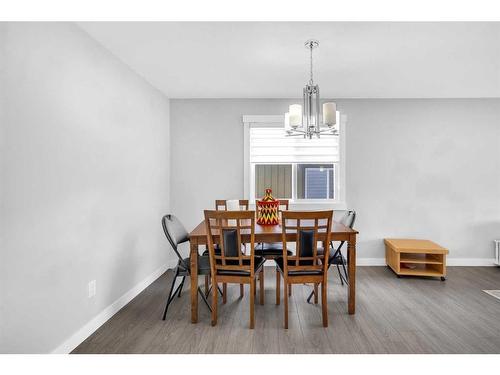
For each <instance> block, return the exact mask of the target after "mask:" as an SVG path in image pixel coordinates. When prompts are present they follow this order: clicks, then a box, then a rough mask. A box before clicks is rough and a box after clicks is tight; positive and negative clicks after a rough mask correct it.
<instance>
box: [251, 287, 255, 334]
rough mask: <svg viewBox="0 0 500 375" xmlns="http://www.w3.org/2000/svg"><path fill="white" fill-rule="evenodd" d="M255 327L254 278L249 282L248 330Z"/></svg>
mask: <svg viewBox="0 0 500 375" xmlns="http://www.w3.org/2000/svg"><path fill="white" fill-rule="evenodd" d="M254 326H255V278H252V279H251V280H250V329H253V328H254Z"/></svg>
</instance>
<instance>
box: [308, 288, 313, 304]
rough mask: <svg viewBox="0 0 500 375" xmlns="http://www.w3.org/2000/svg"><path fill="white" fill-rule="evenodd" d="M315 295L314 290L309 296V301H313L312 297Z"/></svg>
mask: <svg viewBox="0 0 500 375" xmlns="http://www.w3.org/2000/svg"><path fill="white" fill-rule="evenodd" d="M313 296H314V290H313V291H312V292H311V294H309V297H307V303H311V298H313Z"/></svg>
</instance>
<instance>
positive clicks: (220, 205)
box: [215, 199, 248, 211]
mask: <svg viewBox="0 0 500 375" xmlns="http://www.w3.org/2000/svg"><path fill="white" fill-rule="evenodd" d="M239 202H240V210H242V211H248V199H240V201H239ZM215 210H217V211H221V210H222V211H227V200H226V199H216V200H215Z"/></svg>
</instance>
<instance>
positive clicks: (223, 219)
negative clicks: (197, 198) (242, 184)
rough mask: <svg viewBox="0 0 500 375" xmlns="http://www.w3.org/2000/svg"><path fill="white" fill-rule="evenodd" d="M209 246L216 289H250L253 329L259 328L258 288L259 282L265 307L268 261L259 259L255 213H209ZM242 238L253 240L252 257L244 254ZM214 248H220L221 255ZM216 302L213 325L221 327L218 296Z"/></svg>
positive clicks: (207, 217) (251, 324) (213, 305)
mask: <svg viewBox="0 0 500 375" xmlns="http://www.w3.org/2000/svg"><path fill="white" fill-rule="evenodd" d="M205 225H206V231H207V243H208V250H209V253H210V270H211V272H212V273H211V278H212V285H217V284H218V283H223V284H226V283H235V284H249V285H250V293H249V297H250V328H254V325H255V314H254V305H255V302H254V300H255V284H256V278H257V277H258V278H259V290H260V304H261V305H263V304H264V263H265V261H266V260H265V258H262V257H256V256H255V211H210V210H205ZM242 235H245V236H249V237H250V242H249V245H250V246H249V247H250V255H246V254H244V253H243V252H242V251H241V244H242V243H243V241H242ZM214 244H219V247H220V252H216V251H215V246H214ZM212 295H215V297H213V299H212V325H213V326H214V325H216V324H217V293H212Z"/></svg>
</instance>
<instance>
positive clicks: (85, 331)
mask: <svg viewBox="0 0 500 375" xmlns="http://www.w3.org/2000/svg"><path fill="white" fill-rule="evenodd" d="M171 263H172V262H168V263H166V264H164V265H162V266H161V267H159V268H158V269H157V270H155V271H154V272H153V273H151V274H150V275H149V276H148V277H146V278H145V279H144V280H142V281H141V282H140V283H138V284H137V285H136V286H134V287H133V288H132V289H130V290H129V291H128V292H126V293H125V294H124V295H122V296H121V297H120V298H118V299H117V300H116V301H115V302H113V303H112V304H111V305H109V306H108V307H106V308H105V309H104V310H103V311H101V312H100V313H99V314H98V315H97V316H96V317H94V318H93V319H92V320H91V321H90V322H88V323H87V324H85V325H84V326H83V327H82V328H80V329H79V330H78V331H77V332H75V333H74V334H73V335H72V336H71V337H69V338H68V339H67V340H66V341H64V342H63V343H62V344H61V345H59V346H58V347H57V348H55V349H54V350H53V351H52V354H68V353H70V352H71V351H72V350H73V349H74V348H76V347H77V346H78V345H80V344H81V343H82V342H83V341H84V340H85V339H86V338H87V337H89V336H90V335H91V334H92V333H94V332H95V331H96V330H97V329H98V328H99V327H100V326H102V325H103V324H104V323H106V321H108V320H109V319H110V318H111V317H112V316H113V315H115V314H116V313H117V312H118V311H120V309H121V308H122V307H123V306H125V305H126V304H127V303H129V302H130V301H131V300H132V299H134V298H135V297H136V296H137V295H138V294H139V293H141V292H142V291H143V290H144V289H146V288H147V287H148V286H149V285H150V284H151V283H152V282H153V281H155V280H156V279H157V278H158V277H160V276H161V275H162V274H163V273H164V272H165V271H166V270H167V269H168V268H169V266H171Z"/></svg>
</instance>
